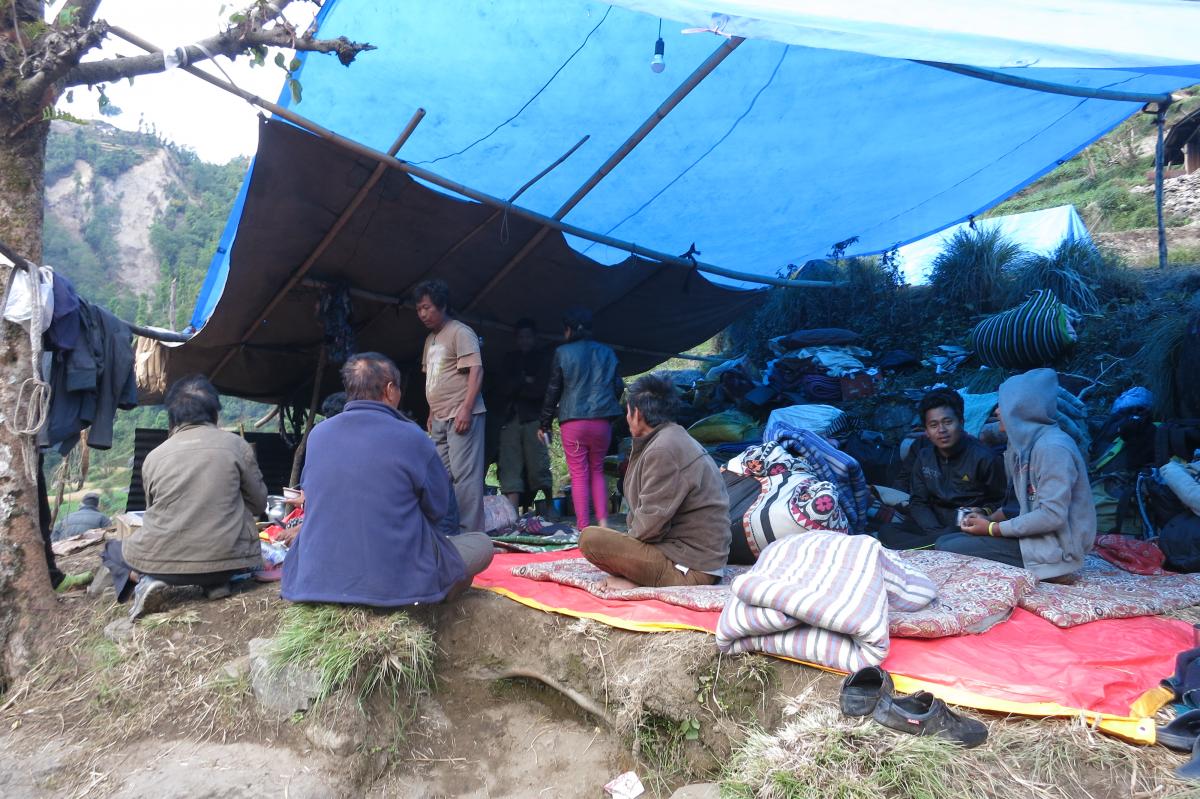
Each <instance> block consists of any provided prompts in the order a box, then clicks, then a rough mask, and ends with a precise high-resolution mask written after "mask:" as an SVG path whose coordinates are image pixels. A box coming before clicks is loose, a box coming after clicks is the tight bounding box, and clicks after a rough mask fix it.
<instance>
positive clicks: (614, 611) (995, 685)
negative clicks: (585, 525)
mask: <svg viewBox="0 0 1200 799" xmlns="http://www.w3.org/2000/svg"><path fill="white" fill-rule="evenodd" d="M570 557H579V553H578V552H577V551H576V550H573V549H571V550H563V551H560V552H546V553H531V554H526V553H513V554H498V555H496V558H495V560H493V562H492V565H491V566H490V567H489V568H488V569H487V570H486V571H484V572H483V573H482V574H480V575H479V576H478V577H476V578H475V583H474V585H475V587H477V588H485V589H488V590H492V591H496V592H497V593H500V594H502V595H504V596H508V597H510V598H512V599H515V600H516V601H518V602H522V603H524V604H527V605H531V606H532V607H536V608H539V609H542V610H546V611H549V612H556V613H563V614H566V615H570V616H579V617H583V618H592V619H596V620H598V621H601V622H604V623H607V624H611V625H612V626H616V627H622V628H624V629H632V630H643V631H667V630H681V629H683V630H687V629H691V630H700V631H707V632H712V631H714V630H715V629H716V624H717V618H718V616H719V615H720V614H718V613H716V612H711V611H710V612H703V611H696V610H690V609H688V608H683V607H679V606H677V605H672V604H669V603H666V602H659V601H655V600H639V601H630V600H620V599H601V598H600V597H597V596H594V595H593V594H590V593H588V592H587V591H583V590H581V589H578V588H573V587H571V586H566V585H561V584H559V583H552V582H542V581H539V580H529V579H526V578H524V577H515V576H513V574H512V572H511V570H512V568H513V567H514V566H521V565H523V564H526V563H534V562H541V561H551V560H558V559H561V558H570ZM1192 641H1193V630H1192V627H1191V625H1189V624H1186V623H1184V622H1181V621H1175V620H1171V619H1163V618H1159V617H1154V616H1146V617H1140V618H1133V619H1106V620H1102V621H1095V622H1091V623H1089V624H1083V625H1080V626H1078V627H1071V628H1067V629H1062V628H1059V627H1056V626H1054V625H1053V624H1051V623H1050V622H1048V621H1045V620H1044V619H1042V618H1039V617H1038V616H1036V615H1034V614H1032V613H1029V612H1028V611H1025V610H1021V609H1019V608H1018V609H1017V610H1015V611H1014V612H1013V615H1012V617H1011V618H1010V619H1009V620H1008V621H1005V622H1002V623H1001V624H998V625H996V626H995V627H993V628H992V629H991V630H988V631H987V632H985V633H982V634H980V635H964V636H956V637H952V638H926V639H917V638H894V639H892V648H891V652H890V654H889V655H888V658H887V660H886V661H885V662H884V667H885V668H886V669H888V670H889V671H891V672H893V673H895V674H900V675H906V676H909V677H913V678H915V679H918V680H921V681H922V682H925V683H933V684H936V685H943V686H947V687H951V688H956V689H959V690H962V691H968V692H971V693H974V694H979V695H982V696H987V697H991V698H994V699H997V700H1000V701H1002V702H1013V703H1020V704H1024V705H1031V704H1040V703H1053V704H1057V705H1061V706H1064V707H1069V708H1079V709H1083V710H1090V711H1094V712H1099V713H1108V714H1114V715H1120V716H1125V715H1128V714H1129V713H1130V709H1131V707H1132V706H1133V704H1134V703H1135V702H1136V701H1137V700H1138V698H1139V697H1141V696H1142V695H1143V694H1144V693H1146V692H1147V691H1148V690H1150V689H1151V688H1153V687H1154V686H1156V685H1157V684H1158V682H1159V680H1161V679H1162V678H1163V677H1166V676H1168V675H1170V674H1172V673H1173V672H1174V670H1175V655H1176V653H1178V652H1180V651H1182V650H1184V649H1188V648H1190V647H1191V646H1192V645H1193V644H1192Z"/></svg>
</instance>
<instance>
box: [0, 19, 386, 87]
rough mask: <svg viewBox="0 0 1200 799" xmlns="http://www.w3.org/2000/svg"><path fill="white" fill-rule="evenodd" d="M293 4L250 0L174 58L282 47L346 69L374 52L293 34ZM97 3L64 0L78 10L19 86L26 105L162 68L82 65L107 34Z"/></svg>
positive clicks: (125, 63) (120, 61)
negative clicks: (327, 57)
mask: <svg viewBox="0 0 1200 799" xmlns="http://www.w3.org/2000/svg"><path fill="white" fill-rule="evenodd" d="M293 1H294V0H273V2H271V1H269V0H254V2H252V3H251V4H250V5H248V6H247V7H246V8H245V10H244V11H242V12H240V13H238V14H235V15H233V16H232V17H231V18H230V19H231V21H232V24H231V25H230V27H229V28H227V29H226V30H224V31H222V32H221V33H218V34H217V35H215V36H210V37H209V38H207V39H202V40H200V41H198V42H196V43H195V44H192V45H189V46H187V47H183V48H179V49H178V50H177V51H176V55H178V56H179V57H180V61H181V63H185V64H194V63H197V62H200V61H205V60H207V59H211V58H215V57H216V56H219V55H223V56H226V57H228V58H231V59H232V58H236V57H237V56H239V55H241V54H244V53H246V52H249V51H252V50H254V49H257V48H262V47H286V48H290V49H295V50H303V51H307V52H317V53H334V54H336V55H337V57H338V60H339V61H341V62H342V63H343V64H346V65H349V64H350V63H351V62H353V61H354V59H355V58H356V57H357V56H358V54H359V53H361V52H363V51H365V50H374V49H375V48H374V46H373V45H370V44H366V43H359V42H352V41H350V40H349V39H347V38H345V37H339V38H337V39H317V38H314V37H313V36H312V35H311V34H310V33H309V32H304V33H299V34H298V33H297V31H296V29H295V27H294V26H292V25H291V24H290V23H289V22H288V21H287V20H286V19H285V18H284V17H283V11H284V9H286V8H287V7H288V6H289V5H291V4H292V2H293ZM100 2H101V0H68V3H67V5H66V6H65V7H64V9H78V11H77V12H76V13H75V14H74V15H72V16H71V17H69V18H67V19H64V20H63V24H62V25H61V26H56V27H55V28H53V29H52V31H51V33H50V34H48V36H47V37H46V40H45V47H44V48H43V52H42V54H41V57H40V58H38V59H37V61H36V62H35V63H33V67H32V72H30V71H27V72H26V74H28V75H29V77H28V78H27V79H26V80H24V81H22V82H21V83H20V84H19V85H18V87H17V95H18V97H19V98H21V101H22V103H23V104H24V105H26V106H39V107H40V106H41V105H44V104H45V103H46V102H47V98H49V101H50V102H52V101H53V95H54V91H55V90H58V91H61V90H62V89H63V88H66V87H68V86H81V85H88V86H94V85H96V84H100V83H111V82H114V81H117V80H121V79H122V78H132V77H136V76H138V75H148V74H153V73H157V72H163V71H165V70H166V64H165V63H164V56H163V54H161V53H158V54H152V55H142V56H133V57H130V58H123V57H120V56H118V57H115V58H107V59H103V60H100V61H88V62H82V61H81V59H82V58H83V56H84V55H85V54H86V53H88V52H89V51H91V50H93V49H95V48H96V47H97V46H99V44H100V42H101V40H102V39H103V38H104V36H105V35H106V34H107V33H108V23H107V22H105V21H104V20H94V19H93V17H94V15H95V14H96V12H97V9H98V8H99V5H100Z"/></svg>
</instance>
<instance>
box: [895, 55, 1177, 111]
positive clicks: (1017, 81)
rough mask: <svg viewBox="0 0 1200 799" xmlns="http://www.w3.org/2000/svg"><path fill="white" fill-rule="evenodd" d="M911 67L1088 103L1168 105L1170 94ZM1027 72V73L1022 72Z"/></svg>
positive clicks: (950, 67) (956, 67)
mask: <svg viewBox="0 0 1200 799" xmlns="http://www.w3.org/2000/svg"><path fill="white" fill-rule="evenodd" d="M913 63H914V64H921V65H923V66H927V67H933V68H934V69H940V70H944V71H945V72H953V73H955V74H957V75H964V76H966V77H968V78H978V79H979V80H986V81H988V82H990V83H1001V84H1003V85H1005V86H1012V87H1014V88H1017V89H1029V90H1030V91H1035V92H1044V93H1046V94H1062V95H1066V96H1067V97H1086V98H1088V99H1090V100H1117V101H1119V102H1126V103H1166V104H1170V102H1171V95H1170V94H1148V93H1145V92H1121V91H1116V90H1114V89H1093V88H1089V87H1087V86H1065V85H1063V84H1061V83H1050V82H1049V81H1044V80H1035V79H1033V78H1027V77H1024V76H1019V75H1013V74H1010V73H1008V72H998V71H996V70H994V69H984V68H982V67H969V66H966V65H964V64H947V63H945V62H944V61H920V60H917V59H914V60H913ZM1025 71H1028V70H1025Z"/></svg>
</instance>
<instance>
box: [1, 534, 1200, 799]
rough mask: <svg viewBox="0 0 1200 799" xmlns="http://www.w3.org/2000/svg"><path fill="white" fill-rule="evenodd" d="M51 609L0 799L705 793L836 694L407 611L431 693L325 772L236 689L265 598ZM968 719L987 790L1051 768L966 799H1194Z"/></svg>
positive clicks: (828, 684) (712, 656)
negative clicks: (755, 741) (978, 738)
mask: <svg viewBox="0 0 1200 799" xmlns="http://www.w3.org/2000/svg"><path fill="white" fill-rule="evenodd" d="M95 557H96V550H95V549H92V550H88V551H85V552H83V553H78V554H76V555H73V556H71V557H70V558H68V559H66V561H67V562H66V563H65V564H64V565H65V566H67V568H68V569H71V570H78V569H79V568H80V567H81V566H84V565H87V566H90V565H91V564H92V561H93V559H94V558H95ZM63 604H64V606H65V607H64V613H63V627H62V633H61V636H60V641H59V647H58V651H57V653H56V655H55V657H54V658H52V659H50V660H48V661H47V662H46V663H44V664H42V665H41V666H39V668H37V669H35V671H34V673H33V674H32V675H31V676H30V679H28V680H27V681H24V682H22V683H19V684H17V685H15V686H13V688H12V690H10V692H9V693H8V695H6V696H4V697H0V797H4V798H5V799H25V798H26V797H28V798H29V799H43V798H45V797H55V799H63V798H69V797H93V796H94V797H122V799H133V798H134V797H138V798H140V797H169V798H170V799H176V798H177V799H184V798H185V797H187V798H191V797H213V799H216V797H233V798H234V799H250V798H251V797H278V796H282V797H289V799H295V798H296V797H301V799H310V798H311V799H316V798H317V797H349V796H367V797H372V798H373V799H383V798H384V797H457V796H465V797H480V798H482V797H494V798H496V799H499V798H500V797H511V798H512V799H516V798H517V797H538V796H546V797H588V796H595V797H601V796H603V795H604V794H603V792H602V790H601V786H602V785H603V784H604V783H605V782H607V781H608V780H610V779H611V778H612V777H614V776H616V775H617V774H619V773H621V772H623V771H626V770H630V769H632V770H635V771H636V772H637V773H638V774H639V775H640V776H641V777H642V779H643V781H644V782H645V783H646V784H647V786H648V788H649V789H650V792H649V793H648V796H659V797H667V796H670V795H671V793H672V791H673V790H675V789H676V788H678V787H679V786H681V785H684V784H686V783H690V782H697V781H706V780H714V779H718V778H720V777H721V776H722V773H723V772H722V770H723V768H725V767H726V766H727V765H728V763H729V762H730V757H731V753H732V752H733V751H735V749H736V748H737V746H738V745H739V744H740V742H741V741H742V740H743V739H745V737H746V735H747V734H748V733H750V732H751V731H755V730H759V731H766V730H774V729H776V728H777V727H779V726H780V725H781V724H783V723H785V722H786V721H787V719H788V718H793V719H794V718H795V716H792V717H787V716H785V713H795V712H796V709H795V706H794V704H793V706H792V707H791V709H790V710H789V703H794V702H795V701H796V697H802V699H801V700H799V702H800V705H801V706H802V708H808V709H817V710H820V711H821V712H824V713H828V712H829V711H830V709H831V708H834V707H836V702H837V691H838V687H839V682H840V680H839V678H838V677H837V676H836V675H832V674H826V673H823V672H819V671H816V670H813V669H809V668H804V667H801V666H797V665H794V664H790V663H784V662H782V661H776V660H770V659H767V658H762V657H760V656H749V657H744V656H739V657H737V658H722V657H719V656H718V655H717V653H716V650H715V647H713V645H712V639H711V637H709V636H707V635H704V634H701V633H683V632H680V633H662V634H642V633H631V632H625V631H621V630H615V629H612V628H609V627H606V626H603V625H600V624H598V623H596V622H591V621H587V620H580V619H569V618H566V617H562V616H556V615H553V614H549V613H541V612H538V611H535V610H531V609H529V608H525V607H523V606H521V605H518V604H516V603H514V602H512V601H511V600H508V599H505V598H503V597H500V596H498V595H495V594H491V593H488V592H483V591H470V592H468V594H467V595H465V596H464V597H462V598H461V599H460V600H458V601H457V602H455V603H453V604H451V605H447V606H434V607H429V608H424V609H421V610H420V611H418V612H416V613H415V614H414V615H416V616H417V618H418V619H420V620H421V621H423V622H424V623H426V624H428V625H429V626H430V627H431V628H432V629H434V630H435V631H436V640H437V644H438V647H439V650H440V651H439V655H438V659H437V664H436V665H437V674H438V679H437V686H436V689H435V690H434V692H433V693H432V694H431V695H429V696H426V697H424V698H422V699H421V700H420V702H419V704H418V705H417V707H416V709H415V712H414V715H413V718H412V719H411V721H409V722H408V724H407V725H406V727H405V729H404V734H403V735H402V736H397V735H396V734H395V728H394V727H393V726H389V725H387V724H373V725H368V728H367V729H366V731H365V732H364V733H363V734H362V735H361V737H360V738H359V739H357V740H356V741H355V742H354V743H353V745H352V746H351V747H350V751H348V752H343V754H341V755H339V754H335V753H334V751H331V750H330V747H329V746H328V744H327V743H323V742H324V741H325V739H324V738H321V737H320V732H321V730H322V729H324V727H323V725H324V726H328V723H327V721H326V720H325V718H324V716H323V715H322V713H321V711H320V710H319V709H318V710H313V711H310V712H309V713H308V714H300V713H297V714H294V715H292V716H290V717H287V718H279V717H277V716H272V715H271V714H270V713H268V712H266V711H265V710H264V709H263V708H262V706H261V705H260V704H259V703H258V702H257V701H256V700H255V698H254V696H253V693H252V691H251V689H250V684H249V678H248V676H247V672H246V666H245V664H246V661H247V657H246V655H247V651H248V642H249V641H250V639H252V638H258V637H269V636H270V635H272V634H273V632H274V630H275V629H276V627H277V625H278V617H279V613H280V610H281V609H282V607H283V606H284V603H283V602H282V600H280V599H279V598H278V590H277V586H276V585H243V586H242V587H241V588H240V589H239V590H237V591H236V592H235V593H234V595H233V596H232V597H230V598H228V599H225V600H219V601H215V602H208V601H205V600H204V599H203V598H202V597H201V596H200V594H199V592H198V591H194V590H191V589H176V592H175V594H174V595H173V597H172V602H171V604H170V606H169V607H168V608H167V610H166V612H164V613H161V614H156V615H155V616H151V617H149V618H148V619H147V620H143V622H141V623H139V624H138V625H137V626H136V627H135V628H134V629H133V630H132V632H131V633H130V634H128V635H126V636H125V637H121V636H119V635H118V636H116V637H117V640H116V641H115V642H114V641H110V640H109V638H107V637H106V636H105V634H104V630H105V627H106V626H108V625H109V624H110V623H111V622H112V621H114V620H119V619H121V618H122V617H123V615H124V610H123V609H122V608H119V607H117V606H116V605H115V604H114V603H113V602H112V598H111V593H109V594H108V595H107V596H103V595H102V596H91V595H87V594H84V593H76V594H72V595H71V596H70V597H69V598H66V599H64V600H63ZM368 710H369V711H370V712H371V713H373V714H375V715H373V716H372V718H373V719H375V720H376V721H379V720H381V719H383V718H384V717H387V715H388V714H387V713H380V712H379V709H378V708H368ZM979 717H980V718H982V719H984V720H985V721H986V722H987V723H988V724H989V727H990V728H991V731H992V738H993V740H994V741H995V744H994V745H993V744H991V743H989V745H988V746H987V747H985V748H981V750H973V752H983V749H987V750H989V751H987V752H983V755H981V756H986V758H988V759H981V760H979V761H978V762H979V763H980V765H979V768H980V769H981V770H984V771H986V773H988V774H989V775H991V777H992V778H993V781H995V780H996V779H1003V780H1005V781H1007V782H1008V783H1009V784H1010V785H1011V784H1014V783H1012V780H1011V779H1010V778H1009V777H1007V776H1006V774H1005V772H1006V771H1007V770H1009V769H1011V770H1013V772H1014V773H1026V774H1042V773H1043V772H1041V771H1039V770H1038V769H1040V768H1042V766H1041V765H1039V764H1040V763H1042V761H1043V760H1045V759H1046V758H1045V755H1046V752H1048V751H1051V750H1053V751H1054V752H1055V753H1056V754H1055V756H1054V759H1052V760H1050V761H1047V762H1050V763H1051V765H1050V766H1049V767H1048V768H1049V769H1050V771H1048V772H1045V773H1046V774H1050V775H1052V776H1047V777H1044V778H1042V779H1041V781H1039V780H1036V779H1035V780H1032V781H1030V782H1029V783H1028V784H1029V786H1030V787H1029V789H1028V790H1027V791H1025V790H1020V791H1017V792H1015V793H1014V792H1012V791H1008V792H1005V793H998V792H996V791H994V790H992V789H988V790H985V791H981V792H980V794H979V795H981V796H1004V797H1005V799H1007V798H1008V797H1013V796H1020V797H1025V796H1028V797H1030V799H1035V798H1036V799H1060V798H1062V797H1076V796H1078V797H1084V796H1090V797H1095V799H1102V798H1107V797H1132V796H1153V797H1156V799H1157V797H1175V796H1188V795H1195V794H1194V793H1192V792H1190V788H1189V786H1187V785H1185V784H1183V783H1179V782H1176V781H1174V780H1172V779H1170V776H1169V773H1170V770H1171V769H1173V768H1174V767H1175V766H1176V765H1179V764H1180V763H1182V762H1183V760H1184V758H1183V757H1182V756H1180V755H1174V754H1171V753H1168V752H1166V751H1165V750H1163V749H1162V748H1161V747H1150V748H1139V747H1133V746H1129V745H1127V744H1124V743H1121V742H1118V741H1115V740H1113V739H1103V740H1100V739H1101V738H1102V736H1097V735H1095V734H1093V733H1090V732H1088V731H1087V730H1085V729H1083V728H1082V727H1081V726H1080V725H1079V724H1078V723H1072V722H1067V721H1062V720H1047V721H1041V722H1031V721H1029V720H1018V719H1005V718H1000V717H996V716H987V715H983V714H981V715H980V716H979ZM831 723H833V724H837V725H841V724H845V722H843V721H840V720H838V721H836V722H831ZM838 729H839V730H843V728H842V727H838ZM681 730H691V731H693V732H694V733H695V735H694V736H691V737H685V736H683V735H681V734H680V731H681ZM836 731H837V730H835V732H836ZM314 741H316V742H321V745H318V743H314ZM1077 744H1078V745H1077ZM972 756H974V755H972ZM972 762H974V761H972ZM881 795H884V794H881ZM887 795H891V794H887Z"/></svg>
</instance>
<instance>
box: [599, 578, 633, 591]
mask: <svg viewBox="0 0 1200 799" xmlns="http://www.w3.org/2000/svg"><path fill="white" fill-rule="evenodd" d="M599 588H600V590H601V591H605V592H608V591H627V590H629V589H630V588H641V586H640V585H638V584H637V583H635V582H632V581H630V580H626V579H625V578H624V577H617V576H616V575H613V574H610V575H608V576H607V577H605V578H604V579H603V580H601V581H600V586H599Z"/></svg>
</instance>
